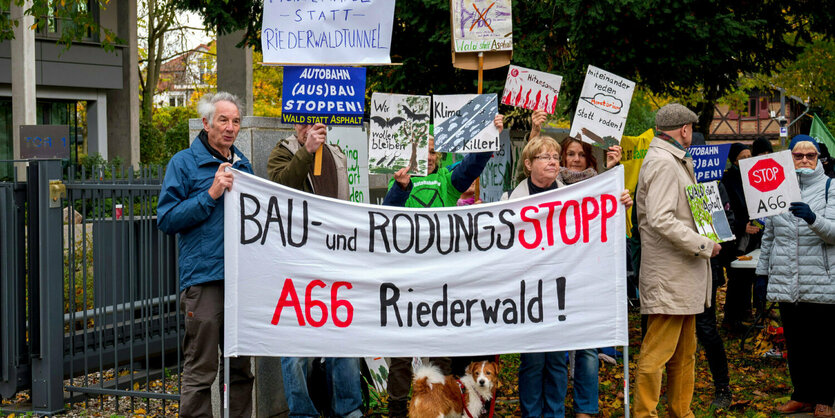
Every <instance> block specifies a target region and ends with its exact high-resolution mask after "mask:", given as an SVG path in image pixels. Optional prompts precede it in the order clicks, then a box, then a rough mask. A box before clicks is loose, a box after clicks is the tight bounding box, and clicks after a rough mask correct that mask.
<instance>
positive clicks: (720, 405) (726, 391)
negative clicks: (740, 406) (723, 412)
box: [710, 387, 733, 409]
mask: <svg viewBox="0 0 835 418" xmlns="http://www.w3.org/2000/svg"><path fill="white" fill-rule="evenodd" d="M731 403H733V396H731V388H729V387H724V388H720V389H716V395H715V396H714V398H713V402H711V403H710V405H711V406H713V407H715V408H717V409H728V408H729V407H730V406H731Z"/></svg>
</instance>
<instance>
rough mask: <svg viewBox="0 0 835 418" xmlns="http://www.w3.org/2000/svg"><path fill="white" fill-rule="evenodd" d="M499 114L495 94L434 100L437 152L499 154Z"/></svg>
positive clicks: (443, 97) (455, 95) (464, 95)
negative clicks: (497, 116)
mask: <svg viewBox="0 0 835 418" xmlns="http://www.w3.org/2000/svg"><path fill="white" fill-rule="evenodd" d="M498 114H499V105H498V103H497V98H496V95H495V94H451V95H443V96H432V115H433V116H434V122H435V150H437V151H439V152H457V153H462V154H466V153H470V152H484V151H498V150H499V130H498V129H497V128H496V126H495V125H493V119H494V118H495V117H496V115H498Z"/></svg>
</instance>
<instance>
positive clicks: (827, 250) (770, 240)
mask: <svg viewBox="0 0 835 418" xmlns="http://www.w3.org/2000/svg"><path fill="white" fill-rule="evenodd" d="M789 148H790V149H791V152H792V157H793V159H794V168H795V171H796V172H797V180H798V183H799V184H800V195H801V201H800V202H791V206H790V207H789V210H790V211H791V212H790V213H784V214H781V215H776V216H772V217H770V218H767V219H766V224H765V232H764V234H763V240H762V248H761V253H760V261H759V264H758V265H757V274H763V275H768V300H770V301H774V302H779V304H780V305H779V306H780V317H781V319H782V321H783V331H784V335H785V338H786V348H787V351H788V362H789V376H790V377H791V381H792V386H793V387H794V392H793V393H792V395H791V399H790V400H789V401H788V402H786V403H785V404H784V405H782V406H780V407H778V408H776V410H775V411H776V412H779V413H781V414H794V413H799V412H813V411H814V416H816V417H831V416H833V413H832V404H833V402H835V380H833V379H832V377H833V376H835V360H833V359H832V358H831V357H830V356H826V355H823V356H821V353H824V352H830V350H832V347H833V346H835V333H833V332H832V330H833V320H834V319H835V197H833V196H832V195H833V194H835V192H833V191H832V190H830V187H829V186H830V182H829V179H828V178H827V177H826V176H825V175H824V173H823V167H822V164H820V163H819V161H818V155H819V151H820V150H819V148H818V144H817V142H816V141H815V140H814V139H813V138H812V137H810V136H808V135H797V136H795V137H794V138H793V139H792V141H791V144H790V145H789Z"/></svg>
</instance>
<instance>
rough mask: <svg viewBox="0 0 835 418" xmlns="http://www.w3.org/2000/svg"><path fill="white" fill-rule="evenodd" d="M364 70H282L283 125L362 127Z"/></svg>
mask: <svg viewBox="0 0 835 418" xmlns="http://www.w3.org/2000/svg"><path fill="white" fill-rule="evenodd" d="M364 113H365V67H284V81H283V83H282V89H281V121H282V122H283V123H293V124H296V123H301V124H312V123H324V124H326V125H362V115H363V114H364Z"/></svg>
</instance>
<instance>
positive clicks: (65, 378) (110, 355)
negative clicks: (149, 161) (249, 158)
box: [0, 161, 183, 415]
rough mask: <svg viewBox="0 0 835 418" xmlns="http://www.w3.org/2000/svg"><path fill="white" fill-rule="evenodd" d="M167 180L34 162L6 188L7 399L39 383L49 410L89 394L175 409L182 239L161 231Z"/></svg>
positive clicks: (157, 173)
mask: <svg viewBox="0 0 835 418" xmlns="http://www.w3.org/2000/svg"><path fill="white" fill-rule="evenodd" d="M161 176H162V170H161V169H157V170H153V171H151V170H149V169H144V170H141V171H139V172H134V171H133V170H132V169H129V170H127V171H124V170H121V171H118V172H117V170H116V169H114V168H104V167H98V168H94V169H92V170H86V169H83V170H76V169H75V167H70V168H68V169H62V168H61V162H60V161H32V162H29V167H28V171H27V181H26V182H25V183H22V182H9V183H0V186H2V187H0V215H2V221H0V257H2V258H0V262H2V265H0V273H2V279H0V303H2V306H0V315H1V316H2V320H3V324H10V326H8V327H6V326H4V327H2V330H0V361H2V375H0V396H3V397H4V398H7V397H10V396H12V395H13V394H14V393H15V392H16V391H19V390H22V389H31V391H32V392H31V399H32V410H33V411H35V412H39V413H47V414H53V413H55V412H57V411H60V410H61V409H63V408H64V404H65V402H67V401H68V400H73V401H77V400H79V399H80V398H84V399H89V398H90V397H97V398H98V400H99V402H100V403H99V405H101V403H102V402H114V403H115V405H113V406H112V407H115V408H116V409H117V410H120V409H125V408H129V409H131V410H132V409H135V408H143V409H145V410H146V411H147V412H148V413H152V412H151V410H152V409H153V410H154V411H155V412H156V414H161V415H166V412H167V411H168V410H167V409H166V408H171V407H174V406H176V405H175V404H172V403H171V402H170V401H177V400H178V399H179V387H180V382H179V380H178V376H179V374H180V364H181V353H180V341H181V335H180V332H181V329H182V326H183V321H182V318H181V315H180V314H179V309H178V306H179V294H178V293H179V292H178V287H179V283H178V282H177V270H176V269H177V262H176V260H177V254H176V242H175V238H174V237H172V236H169V235H166V234H164V233H162V232H160V231H159V230H158V229H157V228H156V200H157V195H158V194H159V187H160V183H161ZM14 248H16V249H17V250H16V251H15V250H13V249H14ZM24 248H25V251H24ZM24 263H26V264H25V265H24ZM24 290H25V291H24ZM26 295H29V297H28V298H27V296H26ZM27 312H28V317H26V315H27ZM27 335H28V338H27ZM105 395H107V396H108V397H105ZM125 397H127V398H129V400H130V403H129V404H127V405H126V404H124V402H120V401H121V400H124V399H125ZM152 399H154V400H157V401H154V402H155V404H154V406H153V407H152V405H151V403H152V401H151V400H152ZM137 402H139V404H137ZM142 402H144V403H145V405H142ZM92 408H95V405H93V406H92ZM169 413H170V411H169Z"/></svg>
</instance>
